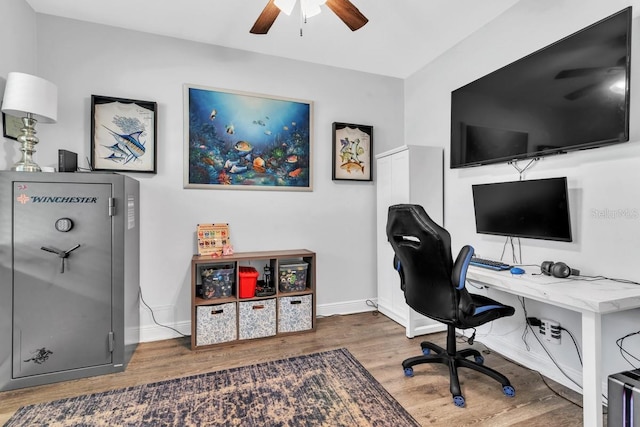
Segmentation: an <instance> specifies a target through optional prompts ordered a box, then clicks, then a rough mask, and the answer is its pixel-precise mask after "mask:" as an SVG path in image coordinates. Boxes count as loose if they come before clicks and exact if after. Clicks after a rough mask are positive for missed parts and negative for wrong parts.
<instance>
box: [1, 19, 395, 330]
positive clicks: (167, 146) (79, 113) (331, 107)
mask: <svg viewBox="0 0 640 427" xmlns="http://www.w3.org/2000/svg"><path fill="white" fill-rule="evenodd" d="M3 12H4V11H3V10H1V9H0V14H3ZM37 52H38V67H37V72H38V74H39V75H41V76H42V77H44V78H46V79H48V80H51V81H52V82H54V83H56V84H57V85H58V90H59V112H58V123H57V124H55V125H42V126H39V128H38V130H39V136H40V144H39V146H38V153H37V155H36V161H37V162H38V163H39V164H40V165H41V166H49V165H51V166H55V165H56V163H57V150H58V149H60V148H64V149H67V150H71V151H75V152H77V153H78V159H79V164H80V166H83V167H86V166H87V164H86V161H85V160H84V159H85V158H86V157H87V156H89V146H90V129H89V128H90V96H91V95H92V94H96V95H105V96H114V97H122V98H131V99H140V100H148V101H156V102H157V103H158V173H157V175H148V174H132V176H134V177H135V178H137V179H139V180H140V182H141V196H140V197H141V221H140V229H141V277H140V279H141V285H142V291H143V295H144V298H145V300H146V301H147V303H149V305H150V306H151V307H153V309H154V312H155V313H156V318H157V319H158V321H160V322H161V323H165V324H168V325H171V326H174V327H175V326H177V327H178V328H180V330H182V331H183V332H185V333H186V332H190V329H189V324H190V311H189V307H190V305H189V304H190V302H189V301H190V287H189V286H190V273H189V268H190V260H191V256H192V254H193V253H194V252H195V244H194V242H195V237H194V232H195V228H196V224H198V223H208V222H228V223H229V224H230V231H231V240H232V243H233V245H234V249H235V251H236V252H240V251H243V252H244V251H254V250H273V249H296V248H306V249H310V250H313V251H315V252H316V253H317V270H316V272H317V291H318V298H317V303H318V313H319V314H334V313H344V312H352V311H364V310H367V309H369V308H368V306H367V305H366V302H365V301H366V300H367V299H374V298H375V297H376V278H375V277H376V276H375V209H374V206H375V183H374V182H350V181H341V182H333V181H332V180H331V123H332V122H334V121H344V122H349V123H361V124H370V125H373V126H374V149H375V147H376V144H377V141H385V140H391V141H393V143H394V144H397V145H400V144H401V142H402V141H400V140H398V138H399V137H398V135H400V138H401V135H402V134H403V130H402V126H403V125H402V123H403V98H402V97H403V92H402V88H403V86H402V85H403V83H402V80H400V79H395V78H388V77H383V76H377V75H372V74H366V73H361V72H352V71H347V70H343V69H338V68H332V67H321V66H317V65H314V64H310V63H304V62H298V61H292V60H285V59H279V58H276V57H271V56H265V55H258V54H254V53H249V52H244V51H239V50H232V49H226V48H221V47H216V46H210V45H205V44H198V43H193V42H186V41H181V40H177V39H172V38H167V37H160V36H154V35H149V34H144V33H138V32H132V31H125V30H121V29H117V28H113V27H107V26H100V25H95V24H90V23H83V22H79V21H74V20H68V19H62V18H57V17H53V16H47V15H37ZM184 83H191V84H197V85H204V86H211V87H218V88H225V89H233V90H241V91H249V92H257V93H263V94H271V95H277V96H283V97H289V98H297V99H305V100H310V101H313V103H314V132H313V150H314V159H313V169H314V170H313V185H314V188H313V191H312V192H287V191H237V190H236V191H229V190H196V189H183V182H182V179H183V178H182V177H183V173H182V172H183V119H182V118H183V84H184ZM4 151H5V153H6V152H8V151H16V152H17V148H16V147H14V146H10V147H5V148H4ZM0 157H1V156H0ZM8 167H9V164H8V162H1V163H0V169H6V168H8ZM374 175H375V171H374ZM141 313H142V323H143V330H142V337H143V340H153V339H162V338H167V337H171V336H175V334H173V333H172V332H170V331H168V330H166V329H162V328H155V327H153V324H152V320H151V318H150V316H149V314H148V311H147V310H146V309H145V308H141Z"/></svg>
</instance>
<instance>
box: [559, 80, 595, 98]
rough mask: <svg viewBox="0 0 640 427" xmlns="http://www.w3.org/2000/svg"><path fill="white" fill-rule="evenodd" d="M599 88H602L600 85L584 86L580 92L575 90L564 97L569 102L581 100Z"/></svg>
mask: <svg viewBox="0 0 640 427" xmlns="http://www.w3.org/2000/svg"><path fill="white" fill-rule="evenodd" d="M598 86H600V83H594V84H590V85H587V86H583V87H581V88H580V89H578V90H574V91H573V92H571V93H568V94H566V95H565V96H564V97H565V99H566V100H568V101H575V100H576V99H580V98H582V97H583V96H586V95H588V94H589V93H591V92H593V91H594V90H596V89H597V87H598Z"/></svg>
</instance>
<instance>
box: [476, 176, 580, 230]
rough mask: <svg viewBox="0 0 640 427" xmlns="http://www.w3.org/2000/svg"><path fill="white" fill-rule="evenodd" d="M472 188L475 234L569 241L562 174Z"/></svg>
mask: <svg viewBox="0 0 640 427" xmlns="http://www.w3.org/2000/svg"><path fill="white" fill-rule="evenodd" d="M472 191H473V206H474V209H475V216H476V231H477V232H478V233H481V234H495V235H500V236H511V237H526V238H530V239H543V240H558V241H564V242H571V220H570V215H569V200H568V196H567V179H566V178H565V177H561V178H546V179H534V180H527V181H512V182H499V183H491V184H476V185H473V186H472Z"/></svg>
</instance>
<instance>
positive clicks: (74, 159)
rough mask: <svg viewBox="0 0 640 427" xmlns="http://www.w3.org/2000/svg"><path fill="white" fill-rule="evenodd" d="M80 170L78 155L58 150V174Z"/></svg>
mask: <svg viewBox="0 0 640 427" xmlns="http://www.w3.org/2000/svg"><path fill="white" fill-rule="evenodd" d="M77 170H78V155H77V154H76V153H74V152H73V151H67V150H58V172H75V171H77Z"/></svg>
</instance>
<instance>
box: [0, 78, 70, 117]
mask: <svg viewBox="0 0 640 427" xmlns="http://www.w3.org/2000/svg"><path fill="white" fill-rule="evenodd" d="M2 112H3V113H6V114H9V115H11V116H14V117H24V116H26V113H31V114H33V118H34V119H36V120H37V121H38V122H39V123H55V122H56V120H58V88H57V87H56V85H54V84H53V83H51V82H50V81H47V80H45V79H43V78H40V77H37V76H32V75H31V74H25V73H16V72H11V73H9V75H8V76H7V85H6V86H5V88H4V98H3V101H2Z"/></svg>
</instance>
